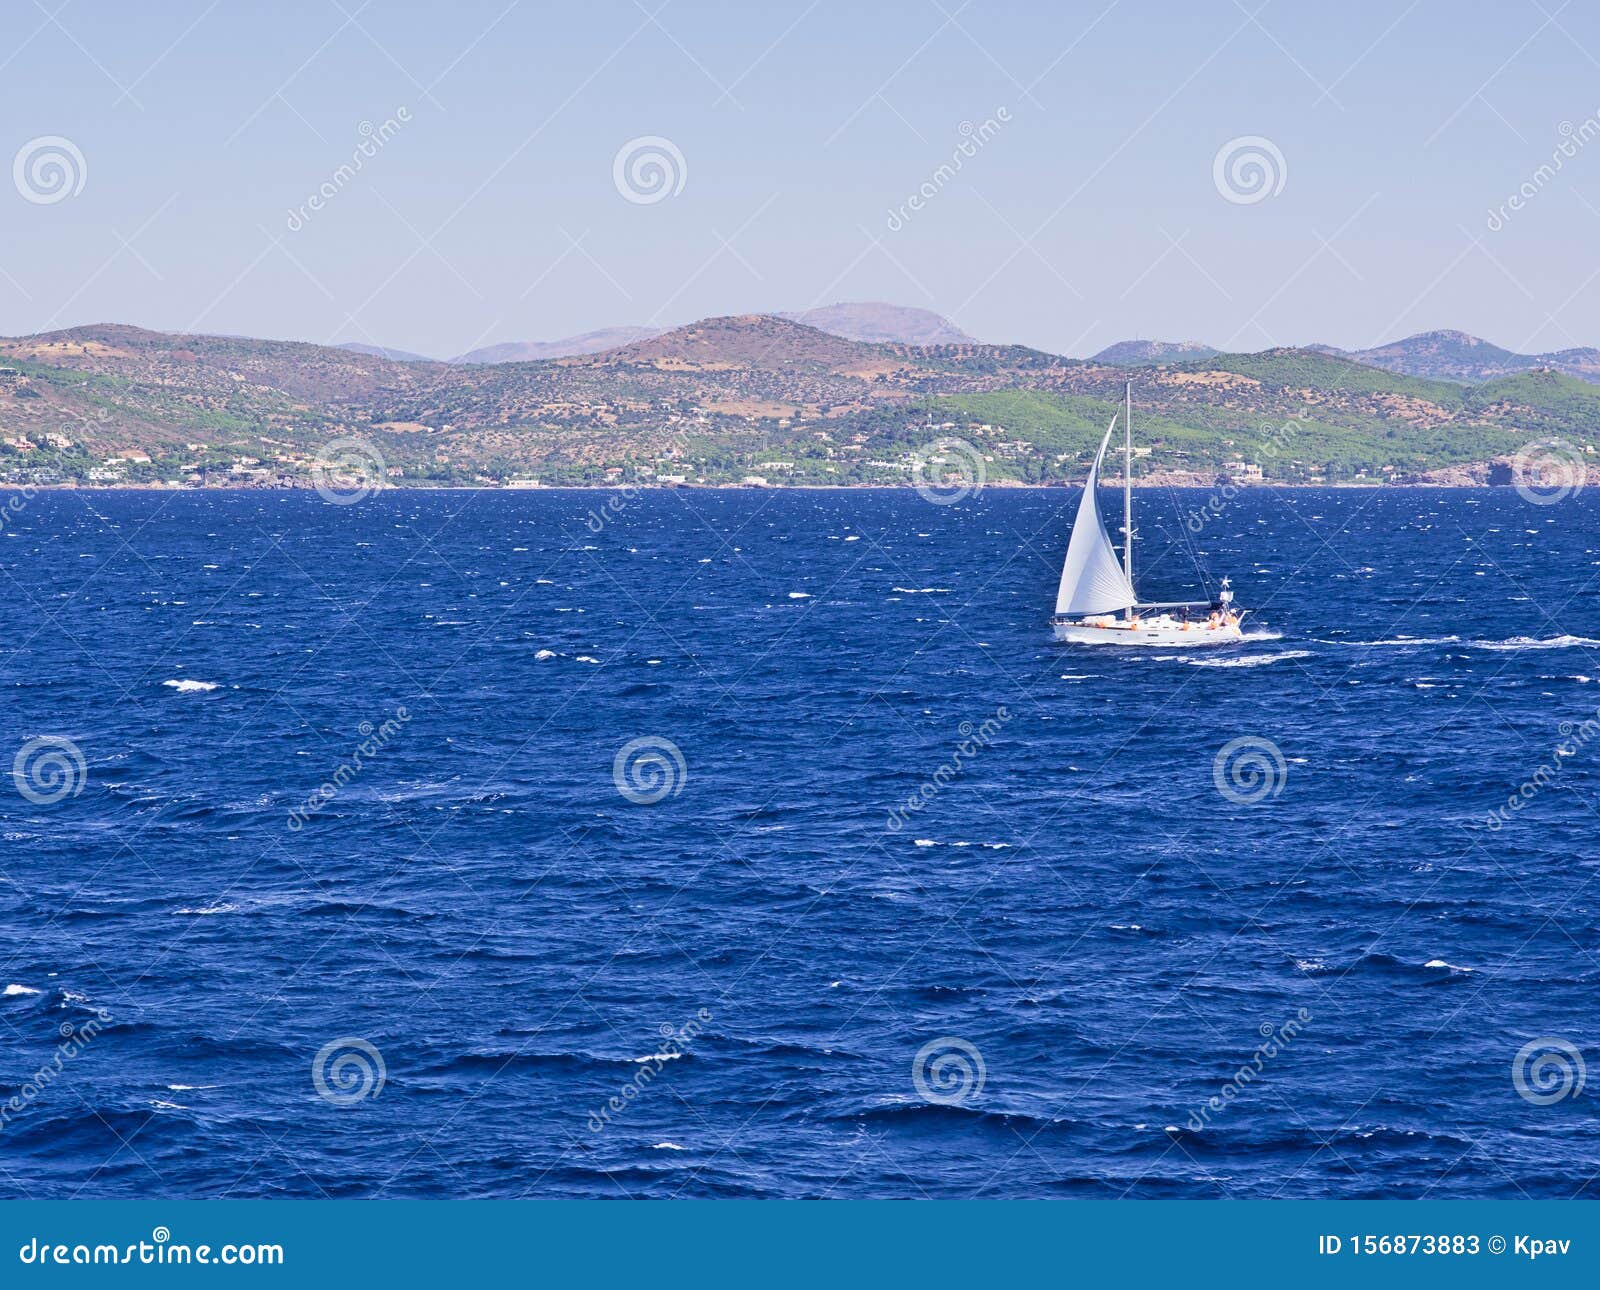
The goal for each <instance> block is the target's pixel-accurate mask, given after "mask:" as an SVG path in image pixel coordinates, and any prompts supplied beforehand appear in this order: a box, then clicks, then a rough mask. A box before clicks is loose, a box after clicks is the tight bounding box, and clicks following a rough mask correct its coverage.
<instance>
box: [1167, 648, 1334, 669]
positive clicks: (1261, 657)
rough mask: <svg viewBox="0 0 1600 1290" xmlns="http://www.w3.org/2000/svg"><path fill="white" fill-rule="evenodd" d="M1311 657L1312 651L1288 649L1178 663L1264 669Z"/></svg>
mask: <svg viewBox="0 0 1600 1290" xmlns="http://www.w3.org/2000/svg"><path fill="white" fill-rule="evenodd" d="M1310 657H1311V651H1310V650H1308V649H1288V650H1284V651H1283V653H1281V654H1235V655H1232V656H1230V657H1228V658H1185V659H1179V660H1178V661H1179V662H1180V663H1187V664H1188V665H1189V666H1190V667H1263V666H1265V665H1266V664H1268V663H1282V662H1284V661H1286V660H1288V659H1293V658H1310Z"/></svg>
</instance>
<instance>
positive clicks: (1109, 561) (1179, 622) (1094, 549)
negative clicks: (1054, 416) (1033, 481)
mask: <svg viewBox="0 0 1600 1290" xmlns="http://www.w3.org/2000/svg"><path fill="white" fill-rule="evenodd" d="M1124 400H1125V402H1124V405H1123V466H1122V533H1123V542H1122V559H1121V560H1120V561H1119V560H1118V559H1117V551H1116V548H1115V547H1114V546H1113V545H1112V542H1111V534H1110V532H1109V531H1108V530H1107V529H1106V523H1105V520H1103V519H1102V518H1101V516H1100V506H1099V503H1098V501H1097V500H1096V495H1095V494H1096V489H1097V488H1098V486H1099V483H1100V466H1101V463H1102V462H1104V460H1105V455H1106V448H1107V447H1108V446H1109V445H1110V443H1111V436H1112V434H1113V433H1114V432H1115V431H1116V428H1117V419H1116V417H1112V418H1111V424H1110V426H1108V427H1107V428H1106V436H1105V438H1104V439H1102V440H1101V441H1100V451H1099V452H1097V453H1096V454H1095V458H1094V465H1093V466H1091V467H1090V468H1089V477H1088V479H1087V480H1085V481H1084V485H1083V496H1082V498H1081V499H1079V502H1078V515H1077V518H1076V519H1075V520H1074V521H1073V524H1072V537H1071V538H1070V539H1069V540H1068V542H1067V558H1066V560H1065V561H1064V562H1063V564H1062V566H1061V585H1060V587H1059V588H1058V589H1057V591H1056V612H1055V614H1054V616H1052V617H1051V619H1050V626H1051V628H1052V630H1053V631H1054V632H1055V638H1056V639H1057V640H1058V641H1068V642H1070V643H1072V644H1075V645H1125V646H1126V645H1161V646H1193V645H1231V644H1234V643H1235V642H1237V641H1241V640H1243V639H1244V632H1243V631H1242V630H1241V628H1240V626H1239V624H1240V621H1241V620H1242V619H1243V618H1244V615H1245V612H1246V611H1245V610H1242V609H1237V608H1235V607H1234V604H1233V592H1232V591H1230V590H1229V589H1228V579H1226V578H1224V579H1223V580H1222V589H1221V591H1220V592H1219V594H1218V596H1217V598H1216V599H1215V600H1174V601H1160V602H1147V601H1140V599H1139V596H1138V593H1137V592H1135V591H1134V587H1133V541H1134V530H1133V383H1132V382H1131V381H1130V382H1129V383H1128V387H1127V390H1126V392H1125V394H1124Z"/></svg>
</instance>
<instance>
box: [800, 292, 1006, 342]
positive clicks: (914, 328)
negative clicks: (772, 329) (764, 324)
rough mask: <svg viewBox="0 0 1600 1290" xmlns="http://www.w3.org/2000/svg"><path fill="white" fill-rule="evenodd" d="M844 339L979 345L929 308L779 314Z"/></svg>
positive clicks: (873, 306) (840, 307) (872, 304)
mask: <svg viewBox="0 0 1600 1290" xmlns="http://www.w3.org/2000/svg"><path fill="white" fill-rule="evenodd" d="M778 316H779V317H780V318H787V319H788V320H789V321H790V322H798V323H804V324H805V325H806V326H808V327H815V328H816V329H817V330H818V331H825V332H828V333H830V334H831V335H834V336H843V337H844V338H845V339H846V340H860V341H867V342H870V343H873V344H890V345H975V344H977V343H978V342H977V341H975V340H973V339H972V337H971V336H969V335H967V334H966V332H964V331H962V330H961V329H960V328H959V327H957V326H956V325H955V324H954V323H952V322H951V321H950V320H949V319H948V318H944V317H941V316H940V315H939V314H936V313H934V312H933V311H932V310H931V309H912V308H908V307H907V306H905V305H887V304H883V303H881V302H878V301H866V302H860V303H843V304H837V305H824V306H823V307H822V308H820V309H806V310H804V311H802V312H800V313H786V314H779V315H778Z"/></svg>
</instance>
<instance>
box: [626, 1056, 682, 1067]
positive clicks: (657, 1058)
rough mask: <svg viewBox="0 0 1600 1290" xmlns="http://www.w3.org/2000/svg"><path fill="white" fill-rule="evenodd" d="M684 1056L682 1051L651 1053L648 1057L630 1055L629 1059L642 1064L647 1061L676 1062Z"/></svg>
mask: <svg viewBox="0 0 1600 1290" xmlns="http://www.w3.org/2000/svg"><path fill="white" fill-rule="evenodd" d="M682 1056H683V1054H682V1053H651V1054H650V1056H648V1057H630V1058H629V1059H628V1060H629V1061H633V1062H638V1063H640V1064H641V1065H642V1064H643V1063H645V1062H675V1061H677V1060H678V1058H680V1057H682Z"/></svg>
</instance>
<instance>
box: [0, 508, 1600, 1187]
mask: <svg viewBox="0 0 1600 1290" xmlns="http://www.w3.org/2000/svg"><path fill="white" fill-rule="evenodd" d="M1075 500H1076V494H1075V492H1074V491H1072V490H1065V489H1058V490H1013V489H997V488H990V489H987V490H984V491H982V492H980V493H978V494H976V495H974V496H971V497H967V498H965V499H964V500H962V501H960V502H959V503H957V504H954V505H936V504H931V503H930V502H928V501H925V500H923V499H922V498H921V497H919V496H918V495H916V494H915V493H913V492H911V491H909V490H904V491H827V492H823V491H792V492H790V491H758V490H725V491H708V490H676V491H662V492H647V493H638V494H628V493H621V492H599V491H515V492H513V491H504V490H500V491H485V492H460V491H458V492H443V491H441V492H422V491H398V490H390V491H385V492H381V493H379V494H376V495H374V496H371V497H368V498H366V499H364V500H361V501H359V502H357V503H356V504H352V505H337V504H330V503H329V502H326V501H324V500H323V499H322V498H320V497H318V496H317V495H316V494H314V493H310V492H240V493H229V492H181V493H180V492H157V491H146V492H109V491H87V490H84V491H62V492H41V493H38V494H36V495H34V496H32V497H24V496H22V495H20V494H11V495H9V504H8V505H7V506H6V507H5V508H4V510H3V519H4V526H3V528H0V574H3V581H0V586H3V588H4V594H3V597H0V626H3V635H0V645H3V648H0V660H3V667H0V695H3V702H4V714H5V723H4V734H5V744H4V746H3V747H0V756H3V759H4V766H5V767H6V768H7V769H9V770H10V771H11V779H10V781H8V782H6V783H3V784H0V830H3V834H4V840H5V847H4V864H3V866H0V946H3V954H4V966H3V967H0V1027H3V1029H0V1033H3V1034H4V1036H5V1040H6V1042H5V1044H4V1049H3V1057H0V1195H5V1196H11V1197H21V1196H33V1197H70V1196H130V1197H131V1196H162V1197H217V1196H236V1197H238V1196H333V1197H410V1196H427V1197H438V1196H467V1197H470V1196H500V1197H506V1196H586V1197H587V1196H602V1197H604V1196H615V1197H629V1196H632V1197H673V1196H685V1197H867V1196H896V1197H966V1196H989V1197H1135V1198H1143V1197H1272V1196H1283V1197H1307V1196H1318V1197H1377V1196H1384V1197H1417V1196H1432V1197H1445V1196H1500V1197H1523V1196H1528V1197H1557V1196H1572V1195H1578V1194H1592V1193H1593V1192H1594V1191H1595V1190H1596V1189H1597V1186H1600V1184H1597V1183H1596V1181H1595V1180H1596V1177H1597V1175H1600V1113H1597V1111H1596V1104H1597V1099H1596V1098H1595V1097H1594V1095H1593V1091H1592V1090H1591V1091H1588V1092H1584V1091H1582V1084H1583V1081H1584V1080H1585V1079H1586V1078H1587V1075H1588V1071H1587V1067H1586V1064H1585V1063H1586V1061H1587V1062H1588V1063H1593V1062H1594V1061H1596V1060H1600V1047H1597V1043H1596V1035H1595V1018H1596V1016H1597V1012H1596V1008H1595V999H1596V988H1597V986H1600V956H1597V952H1596V951H1597V944H1600V923H1597V916H1600V899H1597V892H1596V889H1595V885H1594V884H1595V878H1596V874H1597V872H1600V867H1597V866H1600V846H1597V844H1596V841H1595V839H1596V836H1597V831H1600V830H1597V825H1600V812H1597V810H1596V787H1597V783H1600V780H1597V776H1596V766H1597V764H1600V725H1597V724H1589V725H1587V726H1586V724H1585V723H1595V721H1596V710H1597V707H1600V680H1597V678H1600V610H1597V601H1596V588H1597V582H1600V501H1597V498H1596V495H1595V493H1594V492H1584V493H1579V494H1577V495H1576V496H1573V497H1571V498H1568V499H1566V500H1563V501H1561V502H1560V503H1559V504H1555V505H1548V506H1541V505H1532V504H1530V503H1529V502H1527V501H1524V500H1523V499H1522V498H1521V497H1519V496H1518V494H1517V493H1515V492H1514V491H1512V490H1510V489H1496V490H1477V491H1470V490H1458V491H1452V490H1433V491H1429V490H1408V489H1398V488H1392V489H1383V490H1354V489H1352V490H1296V491H1279V490H1270V489H1254V490H1245V491H1243V492H1241V493H1239V494H1238V495H1237V496H1236V497H1231V498H1224V499H1217V505H1215V506H1208V505H1207V502H1208V497H1207V495H1206V494H1203V493H1195V492H1182V493H1166V492H1161V491H1149V492H1146V493H1144V494H1142V495H1141V496H1140V498H1139V500H1138V507H1139V516H1138V521H1139V524H1140V526H1141V528H1140V532H1141V538H1142V541H1141V544H1140V547H1139V550H1138V555H1139V564H1140V571H1139V576H1140V585H1141V591H1142V592H1143V593H1144V594H1145V595H1147V596H1149V597H1151V598H1156V599H1168V598H1181V597H1185V596H1188V595H1192V594H1195V593H1197V592H1199V591H1201V590H1202V589H1204V590H1207V591H1209V590H1212V589H1214V587H1215V582H1214V581H1213V582H1207V583H1204V584H1202V583H1201V582H1200V581H1199V577H1200V575H1199V573H1198V572H1197V568H1198V569H1203V570H1204V571H1205V572H1206V574H1207V576H1208V577H1209V578H1211V579H1215V578H1216V577H1220V576H1221V575H1223V574H1227V575H1230V576H1231V577H1232V580H1233V587H1234V589H1235V591H1236V593H1237V596H1238V601H1239V603H1240V604H1241V605H1243V606H1245V607H1247V608H1249V609H1250V610H1251V613H1250V615H1249V617H1248V618H1247V619H1246V623H1247V626H1248V627H1249V628H1250V631H1251V639H1249V640H1247V641H1246V642H1244V643H1243V644H1241V645H1237V646H1234V647H1230V648H1227V649H1224V650H1177V649H1174V650H1146V651H1138V652H1124V651H1121V650H1118V649H1114V648H1112V649H1107V648H1099V649H1096V648H1085V647H1073V646H1064V645H1058V644H1054V643H1052V642H1051V640H1050V639H1049V632H1048V628H1047V625H1046V621H1045V620H1046V618H1047V616H1048V614H1049V612H1050V609H1051V607H1052V601H1053V597H1054V592H1055V583H1056V579H1057V576H1058V573H1059V568H1060V559H1061V554H1062V552H1063V550H1064V547H1065V543H1066V536H1067V528H1068V525H1069V524H1070V518H1071V512H1072V508H1073V505H1074V503H1075ZM1111 508H1112V503H1111V501H1110V499H1109V496H1108V499H1107V509H1108V511H1109V510H1110V509H1111ZM1513 799H1515V805H1514V806H1512V805H1510V803H1511V802H1512V800H1513Z"/></svg>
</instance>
